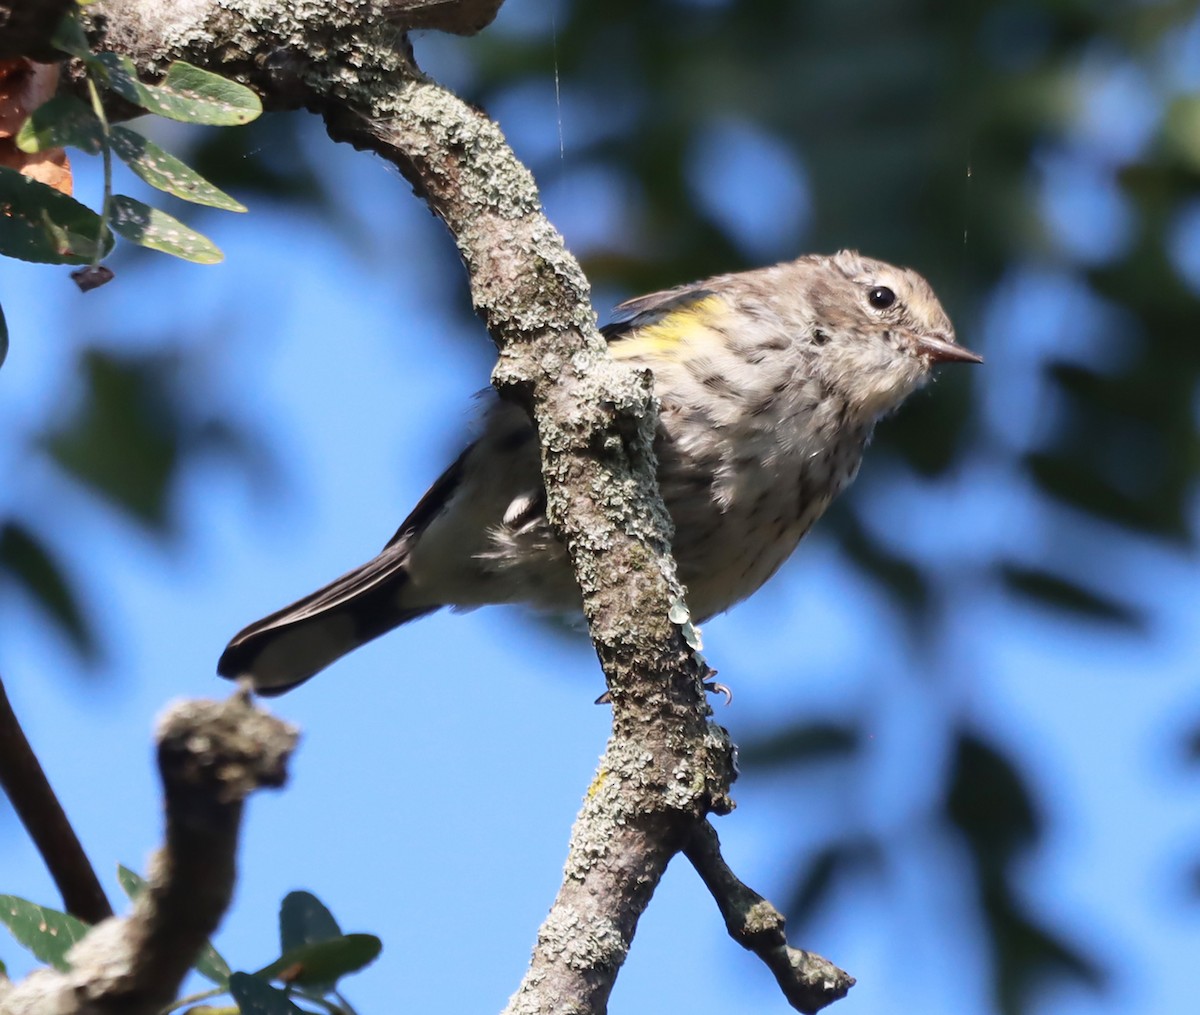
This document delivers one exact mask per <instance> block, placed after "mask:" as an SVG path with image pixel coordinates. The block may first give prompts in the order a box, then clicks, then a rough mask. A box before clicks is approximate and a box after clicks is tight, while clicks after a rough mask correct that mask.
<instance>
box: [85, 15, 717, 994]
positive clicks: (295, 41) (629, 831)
mask: <svg viewBox="0 0 1200 1015" xmlns="http://www.w3.org/2000/svg"><path fill="white" fill-rule="evenodd" d="M468 6H470V7H472V8H475V7H476V6H477V5H475V4H468V3H467V2H466V0H461V2H460V3H448V4H445V5H444V7H445V8H446V9H447V10H449V9H451V8H458V9H461V10H465V9H466V8H467V7H468ZM92 10H96V11H97V12H98V14H99V15H101V16H102V18H103V21H100V20H97V21H96V22H95V23H96V24H97V25H100V24H103V26H104V28H103V30H104V32H105V36H104V39H103V45H104V46H106V47H109V48H115V49H118V50H119V51H122V52H125V53H127V54H128V55H130V56H131V57H133V58H134V60H135V62H137V63H138V64H139V66H140V67H141V68H142V69H143V71H145V72H149V73H155V72H158V71H161V69H162V68H163V67H164V66H165V64H166V62H168V61H169V60H172V59H187V60H189V61H191V62H193V63H196V64H199V65H201V66H206V67H209V68H211V69H214V70H218V71H220V72H221V73H224V74H227V75H229V76H232V77H236V78H238V79H240V80H242V81H244V82H246V83H247V84H250V85H251V86H252V87H254V88H256V89H257V90H258V91H260V93H262V95H263V98H264V103H265V104H266V105H267V106H268V107H271V108H284V107H296V106H303V107H305V108H308V109H312V110H315V111H318V112H320V113H321V114H322V115H323V116H324V117H325V122H326V125H327V127H328V129H329V132H330V134H331V135H332V136H333V137H334V138H335V139H337V140H342V141H346V142H349V143H351V144H353V145H355V146H356V147H358V148H361V149H368V150H371V151H374V152H376V153H378V154H380V155H381V156H383V157H384V158H386V159H388V160H389V161H391V162H392V163H394V164H395V165H396V166H398V167H399V168H400V170H401V172H402V173H403V174H404V175H405V177H406V178H407V179H408V180H409V182H410V183H411V184H412V186H413V187H414V189H415V190H416V191H417V193H418V194H419V195H420V196H421V197H423V198H424V200H425V201H426V202H427V203H428V204H429V206H430V208H431V209H432V210H433V211H434V212H435V213H436V214H437V215H438V216H439V217H440V218H441V219H442V220H443V221H444V222H445V223H446V225H447V227H448V228H449V230H450V232H451V234H452V235H453V237H454V240H455V242H456V244H457V245H458V249H459V251H460V253H461V255H462V258H463V261H464V263H465V264H466V267H467V269H468V271H469V273H470V281H471V294H472V298H473V301H474V305H475V307H476V309H477V311H478V312H479V313H480V315H481V316H482V317H483V319H484V321H485V323H486V324H487V327H488V330H489V332H490V333H491V336H492V338H493V340H494V341H495V343H496V345H497V347H498V348H499V350H500V360H499V363H498V364H497V367H496V370H495V372H494V374H493V380H494V383H495V384H496V386H497V388H498V389H500V391H501V392H502V394H504V395H506V396H507V397H511V398H514V399H517V400H519V401H521V402H522V403H523V404H524V405H526V406H527V407H528V408H529V409H530V411H531V413H532V415H533V418H534V421H535V423H536V425H537V429H538V433H539V437H540V442H541V453H542V468H543V474H544V477H545V485H546V491H547V512H548V515H549V518H550V521H551V524H552V525H553V526H554V528H555V532H556V534H557V535H558V536H559V537H560V538H561V539H562V541H563V543H564V545H565V546H566V547H567V550H568V552H569V554H570V557H571V561H572V564H573V566H574V569H575V574H576V577H577V578H578V581H579V585H580V588H581V591H582V594H583V603H584V612H585V615H586V617H587V620H588V625H589V632H590V634H591V637H592V641H593V644H594V645H595V647H596V652H597V655H598V656H599V658H600V662H601V665H602V666H603V668H604V672H605V676H606V679H607V682H608V687H609V694H610V699H611V701H612V705H613V733H612V737H611V738H610V741H609V744H608V747H607V750H606V752H605V755H604V757H603V759H602V760H601V763H600V768H599V771H598V773H597V775H596V778H595V780H594V782H593V784H592V788H591V790H590V791H589V794H588V797H587V800H586V802H585V804H584V807H583V810H582V812H581V813H580V815H579V818H578V820H577V821H576V824H575V828H574V832H573V835H572V839H571V844H570V847H569V853H568V858H567V869H566V874H565V877H564V880H563V883H562V886H561V888H560V890H559V893H558V897H557V899H556V900H555V903H554V906H553V908H552V909H551V912H550V915H549V916H548V917H547V920H546V922H545V924H544V925H543V927H542V928H541V931H540V932H539V934H538V939H537V944H536V946H535V949H534V954H533V958H532V961H531V965H530V969H529V972H528V974H527V975H526V977H525V980H524V982H523V983H522V985H521V987H520V989H519V991H518V992H517V994H516V995H515V996H514V998H513V999H512V1001H511V1002H510V1010H511V1011H513V1012H518V1011H519V1012H549V1011H566V1010H570V1011H601V1010H603V1008H604V1004H605V1001H606V999H607V997H608V993H609V991H610V990H611V988H612V984H613V982H614V980H615V977H616V974H617V971H618V969H619V967H620V965H621V962H622V961H623V959H624V956H625V953H626V951H627V949H628V947H629V944H630V941H631V940H632V937H633V933H634V929H635V928H636V925H637V920H638V918H639V916H640V915H641V913H642V911H643V910H644V908H645V906H646V904H647V902H648V901H649V898H650V896H651V894H652V893H653V890H654V888H655V886H656V885H657V882H658V879H659V878H660V877H661V875H662V872H663V871H664V870H665V868H666V865H667V863H668V862H669V860H670V859H671V857H672V856H673V855H674V853H675V852H677V851H678V850H679V849H680V848H681V846H682V845H683V843H684V841H685V840H686V838H687V836H688V834H689V831H690V829H691V827H692V825H693V824H694V822H695V821H696V820H697V819H698V818H700V817H702V816H703V815H705V814H706V813H709V812H712V811H716V812H724V811H726V810H728V809H729V807H730V803H729V800H728V796H727V794H728V788H729V785H730V783H731V782H732V779H733V767H732V763H731V751H730V745H729V742H728V739H727V737H726V736H725V733H724V731H723V730H721V729H720V728H719V727H716V726H715V725H712V724H711V723H710V722H709V721H708V718H709V715H710V712H709V709H708V705H707V702H706V700H705V697H704V691H703V687H702V682H703V678H704V676H705V674H706V672H707V670H706V668H705V667H704V665H703V663H702V662H701V661H700V660H698V659H697V658H696V657H695V655H694V654H693V653H692V651H691V650H690V649H689V647H688V645H687V643H686V642H685V640H684V638H683V636H682V633H681V628H680V626H679V625H678V624H676V623H673V622H672V621H671V620H670V619H669V614H670V613H671V611H672V607H675V608H676V610H678V607H679V606H680V605H682V603H683V590H682V588H681V586H680V585H679V582H678V580H677V578H676V576H675V565H674V561H673V559H672V557H671V553H670V541H671V536H672V526H671V521H670V518H669V517H668V515H667V513H666V510H665V508H664V506H663V503H662V500H661V497H660V496H659V493H658V488H657V481H656V461H655V457H654V452H653V440H654V434H655V430H656V425H657V406H656V405H655V404H654V398H653V395H652V385H651V377H650V376H649V374H648V372H640V373H639V372H636V371H633V370H632V369H630V368H628V367H626V366H620V365H617V364H615V363H613V362H612V361H611V360H610V359H609V358H608V356H607V352H606V348H605V343H604V341H603V339H602V337H601V336H600V334H599V332H598V331H597V329H596V321H595V316H594V314H593V312H592V310H591V306H590V303H589V299H588V296H589V290H588V284H587V280H586V279H585V278H584V276H583V273H582V271H581V270H580V268H579V265H578V264H577V263H576V261H575V260H574V258H573V257H571V255H570V254H569V253H568V252H567V251H566V250H565V249H564V247H563V243H562V239H561V237H560V236H559V235H558V233H557V232H556V231H555V230H554V228H553V227H552V226H551V225H550V223H549V222H548V221H547V220H546V218H545V216H544V215H543V214H542V211H541V206H540V203H539V199H538V194H537V189H536V187H535V185H534V182H533V179H532V177H531V175H530V173H529V171H528V170H527V169H526V168H525V167H524V166H522V165H521V164H520V162H518V161H517V159H516V158H515V156H514V155H513V153H512V152H511V150H510V149H509V148H508V145H507V144H506V143H505V141H504V138H503V136H502V135H501V133H500V131H499V129H498V128H497V127H496V125H495V124H494V123H492V122H491V121H490V120H489V119H488V118H487V117H486V116H484V115H483V114H482V113H480V112H479V111H478V110H476V109H473V108H471V107H470V106H468V105H467V104H466V103H464V102H462V101H461V100H459V99H458V98H456V97H455V96H454V95H452V94H451V93H449V92H447V91H446V90H445V89H443V88H441V87H440V86H439V85H437V84H436V83H435V82H432V81H430V80H429V79H428V78H426V77H425V76H424V75H422V74H421V73H420V71H419V70H418V69H417V68H416V66H415V64H414V63H413V61H412V58H411V53H410V51H409V47H408V44H407V39H406V38H405V36H404V35H403V34H402V32H401V31H400V29H403V28H408V27H416V26H417V25H418V22H417V21H416V20H411V18H412V17H413V16H414V15H413V12H412V11H411V10H408V11H405V10H401V9H400V8H399V7H398V5H396V4H388V3H381V2H374V0H362V2H354V0H329V2H328V3H327V4H326V5H324V6H323V7H320V8H317V7H315V6H314V5H299V6H297V5H295V4H292V3H288V2H286V0H276V2H274V3H272V2H267V0H253V2H251V0H221V2H220V3H219V4H218V3H216V2H215V0H213V2H209V3H205V2H201V0H189V2H188V3H167V2H164V0H107V2H102V3H100V4H97V5H96V8H92ZM426 13H427V12H426ZM422 16H424V15H422ZM406 17H409V18H410V20H408V21H406V20H405V18H406ZM317 54H319V58H318V57H317V56H316V55H317ZM676 615H677V614H676Z"/></svg>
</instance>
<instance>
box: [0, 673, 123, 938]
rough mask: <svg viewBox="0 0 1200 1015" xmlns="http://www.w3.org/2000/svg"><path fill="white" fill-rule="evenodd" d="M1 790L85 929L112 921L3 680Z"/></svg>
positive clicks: (0, 696)
mask: <svg viewBox="0 0 1200 1015" xmlns="http://www.w3.org/2000/svg"><path fill="white" fill-rule="evenodd" d="M0 788H3V790H4V792H5V794H6V795H7V796H8V799H9V800H10V801H11V802H12V805H13V810H15V811H16V812H17V817H18V818H20V819H21V824H22V825H24V826H25V830H26V831H27V832H28V833H29V837H30V838H31V839H32V840H33V844H34V845H35V846H36V847H37V851H38V852H39V853H40V854H41V856H42V861H43V862H44V863H45V865H46V869H47V870H48V871H49V872H50V876H51V877H52V878H53V879H54V884H55V885H56V886H57V888H58V893H59V895H61V896H62V900H63V906H64V908H65V909H66V911H67V912H68V913H70V914H71V915H72V916H77V917H78V918H79V919H80V920H83V921H84V923H99V922H100V921H101V920H103V919H105V918H107V917H110V916H112V906H110V905H109V902H108V897H107V896H106V895H105V894H104V889H103V888H101V887H100V882H99V880H98V879H97V878H96V872H95V871H94V870H93V869H92V865H91V863H89V862H88V858H87V854H86V853H85V852H84V851H83V846H82V845H81V844H80V842H79V838H78V837H77V836H76V835H75V830H74V829H73V828H72V827H71V822H70V821H69V820H68V819H67V815H66V813H65V812H64V811H63V809H62V804H60V803H59V802H58V797H57V796H55V795H54V790H53V788H52V787H51V786H50V781H49V780H48V779H47V778H46V773H45V772H44V771H43V770H42V766H41V764H40V763H39V762H38V759H37V755H36V754H34V752H33V748H32V747H31V746H30V745H29V740H28V739H27V738H26V736H25V731H24V730H22V729H21V723H20V722H19V721H18V719H17V716H16V713H15V712H13V709H12V705H11V703H10V702H9V700H8V694H7V693H6V692H5V690H4V681H3V680H0Z"/></svg>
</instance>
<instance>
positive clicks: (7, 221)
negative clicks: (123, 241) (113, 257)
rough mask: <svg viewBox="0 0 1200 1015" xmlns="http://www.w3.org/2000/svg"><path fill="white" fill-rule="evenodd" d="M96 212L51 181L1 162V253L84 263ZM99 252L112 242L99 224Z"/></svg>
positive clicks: (92, 244)
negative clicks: (49, 185) (29, 176)
mask: <svg viewBox="0 0 1200 1015" xmlns="http://www.w3.org/2000/svg"><path fill="white" fill-rule="evenodd" d="M101 231H102V230H101V227H100V216H99V215H97V214H96V213H95V212H94V211H92V209H91V208H88V207H87V206H86V205H82V204H80V203H79V202H78V201H76V200H75V199H74V198H73V197H68V196H67V195H66V194H60V193H59V192H58V191H57V190H55V189H54V188H53V187H47V186H46V185H45V184H44V183H39V182H38V181H37V180H31V179H29V178H28V177H27V176H22V175H21V174H20V173H18V172H17V171H16V170H15V169H9V168H7V167H3V166H0V254H4V255H5V256H7V257H16V258H19V259H20V260H22V261H39V262H41V263H43V264H89V263H91V261H92V260H93V259H94V256H95V254H96V238H97V237H98V236H99V235H100V233H101ZM103 232H104V244H103V247H102V248H101V251H100V253H101V256H103V255H106V254H107V253H108V252H109V251H110V250H112V246H113V238H112V235H111V234H110V233H109V232H108V231H107V230H104V231H103Z"/></svg>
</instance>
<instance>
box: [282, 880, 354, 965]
mask: <svg viewBox="0 0 1200 1015" xmlns="http://www.w3.org/2000/svg"><path fill="white" fill-rule="evenodd" d="M341 936H342V928H341V927H339V926H338V922H337V920H335V919H334V918H333V914H332V913H331V912H329V910H328V909H327V908H326V907H325V904H324V903H323V902H322V901H321V900H320V899H318V898H317V897H316V896H315V895H313V894H312V892H288V894H287V895H285V896H284V898H283V902H282V903H280V906H279V950H280V951H281V952H284V953H286V952H289V951H291V950H292V949H293V948H299V947H301V946H302V945H308V944H313V943H314V942H316V941H329V940H331V939H332V938H335V937H341Z"/></svg>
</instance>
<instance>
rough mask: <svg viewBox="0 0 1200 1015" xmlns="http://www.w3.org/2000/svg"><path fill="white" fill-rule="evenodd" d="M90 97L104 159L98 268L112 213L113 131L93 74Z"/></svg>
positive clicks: (95, 260) (94, 259)
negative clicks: (97, 121) (98, 127)
mask: <svg viewBox="0 0 1200 1015" xmlns="http://www.w3.org/2000/svg"><path fill="white" fill-rule="evenodd" d="M87 85H88V96H89V97H90V98H91V100H92V111H93V112H94V113H95V114H96V119H98V120H99V121H100V134H101V137H102V139H103V140H102V142H101V145H100V154H101V155H102V156H103V157H104V202H103V203H102V204H101V206H100V234H99V235H98V236H97V237H96V252H95V254H93V255H92V267H93V268H94V267H96V266H97V265H98V264H99V263H100V261H101V260H102V259H103V257H104V241H105V239H106V237H107V234H108V231H109V228H108V217H109V215H110V214H111V213H112V137H111V135H112V131H111V130H110V128H109V125H108V116H107V114H106V113H105V112H104V103H103V102H101V101H100V90H99V89H98V88H97V87H96V82H95V80H94V79H93V78H92V75H91V73H89V74H88V79H87Z"/></svg>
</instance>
